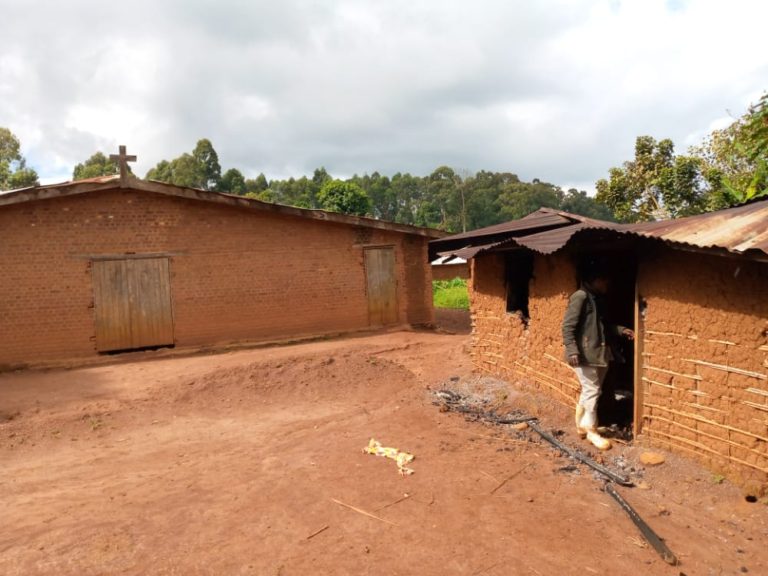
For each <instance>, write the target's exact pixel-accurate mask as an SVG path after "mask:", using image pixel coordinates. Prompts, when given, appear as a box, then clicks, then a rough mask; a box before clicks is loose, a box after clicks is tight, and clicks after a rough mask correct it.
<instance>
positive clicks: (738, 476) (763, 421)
mask: <svg viewBox="0 0 768 576" xmlns="http://www.w3.org/2000/svg"><path fill="white" fill-rule="evenodd" d="M431 252H432V257H435V256H436V255H437V254H442V255H458V256H460V257H464V258H467V259H471V261H470V262H471V280H470V283H469V284H470V309H471V314H472V323H473V342H472V358H473V362H474V364H475V366H476V368H477V369H478V370H480V371H483V372H488V373H491V374H494V375H496V376H499V377H502V378H507V379H514V380H516V381H519V382H521V383H523V384H524V385H529V386H532V387H535V388H539V389H541V390H543V391H544V392H546V393H548V394H550V395H551V396H552V397H553V398H555V399H557V400H558V401H560V402H562V403H564V404H566V405H568V406H573V405H575V402H576V399H577V397H578V390H579V385H578V381H577V379H576V377H575V374H574V373H573V372H572V370H571V369H570V368H569V367H568V365H567V364H566V363H565V362H564V361H563V360H564V358H563V345H562V336H561V322H562V318H563V314H564V312H565V308H566V305H567V301H568V296H569V295H570V294H571V293H572V292H573V291H574V290H575V289H576V288H577V287H578V285H579V278H578V270H579V268H580V266H579V264H580V262H582V261H584V260H585V259H594V258H599V259H600V260H602V261H603V262H604V263H605V264H607V266H608V268H609V270H611V271H612V280H613V289H612V291H611V294H610V295H609V298H608V301H607V302H606V311H605V314H606V317H607V320H608V321H609V322H612V323H617V324H622V325H625V326H630V327H633V328H634V329H635V331H636V334H637V338H636V339H635V341H634V344H629V345H625V348H624V350H623V355H624V357H625V360H626V361H625V363H623V364H614V365H612V367H611V370H610V371H609V375H608V377H607V380H606V384H605V392H604V394H603V397H602V398H601V405H600V408H599V411H600V412H599V413H600V420H601V422H611V421H620V420H624V421H625V422H631V423H632V426H633V429H634V432H635V435H636V437H638V438H639V439H641V440H642V441H643V442H644V443H646V444H648V445H656V446H660V447H663V448H667V449H670V450H672V451H676V452H680V453H682V454H687V455H690V456H693V457H695V458H696V459H698V460H699V461H701V462H703V463H704V464H705V465H707V466H708V467H710V468H711V469H712V470H714V471H717V472H720V473H724V474H726V475H728V476H729V477H730V478H731V479H732V480H733V481H735V482H737V483H739V484H740V485H742V486H744V487H745V488H747V489H748V490H750V491H753V492H757V493H761V492H762V493H764V492H765V491H766V489H768V201H765V200H763V201H759V202H753V203H750V204H747V205H744V206H741V207H737V208H731V209H728V210H722V211H719V212H714V213H710V214H704V215H700V216H694V217H690V218H682V219H679V220H672V221H662V222H651V223H643V224H633V225H618V224H613V223H609V222H602V221H597V220H590V219H588V218H583V217H581V216H577V215H573V214H568V213H565V212H559V211H555V210H549V209H541V210H539V211H537V212H535V213H533V214H531V215H529V216H527V217H526V218H523V219H521V220H515V221H512V222H507V223H504V224H500V225H498V226H494V227H489V228H486V229H482V230H476V231H474V232H469V233H466V234H460V235H456V236H451V237H447V238H444V239H440V240H435V241H433V242H432V244H431ZM616 391H625V392H623V393H619V394H615V392H616ZM606 392H614V394H610V393H606ZM621 397H627V398H629V401H627V402H624V401H616V399H617V398H621Z"/></svg>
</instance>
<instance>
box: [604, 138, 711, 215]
mask: <svg viewBox="0 0 768 576" xmlns="http://www.w3.org/2000/svg"><path fill="white" fill-rule="evenodd" d="M596 188H597V196H596V199H597V201H598V202H600V203H602V204H604V205H606V206H608V207H609V208H610V209H611V210H612V211H613V213H614V214H615V215H616V217H617V218H619V220H622V221H625V222H637V221H643V220H654V219H659V218H666V217H672V218H676V217H678V216H687V215H690V214H698V213H700V212H703V211H704V209H705V197H704V196H705V189H704V180H703V178H702V176H701V171H700V161H699V160H698V159H697V158H694V157H691V156H676V155H675V147H674V144H673V143H672V140H669V139H665V140H659V141H658V142H657V141H656V140H655V139H654V138H652V137H651V136H638V137H637V140H636V141H635V159H634V160H630V161H627V162H624V164H623V165H622V166H621V167H614V168H611V169H610V171H609V178H608V179H607V180H606V179H601V180H598V181H597V184H596Z"/></svg>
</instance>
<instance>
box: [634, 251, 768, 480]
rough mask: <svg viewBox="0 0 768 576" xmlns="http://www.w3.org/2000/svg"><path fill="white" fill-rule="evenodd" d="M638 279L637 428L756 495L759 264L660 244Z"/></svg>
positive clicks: (764, 429) (762, 291)
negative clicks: (641, 315)
mask: <svg viewBox="0 0 768 576" xmlns="http://www.w3.org/2000/svg"><path fill="white" fill-rule="evenodd" d="M638 277H639V285H640V294H641V297H642V298H644V299H645V301H646V303H647V308H646V310H645V321H644V323H643V324H644V338H643V353H642V357H643V360H642V370H641V372H642V399H643V400H642V401H643V426H642V435H643V436H644V437H646V438H647V439H648V440H649V442H650V443H651V444H655V445H658V446H660V447H664V448H668V449H671V450H673V451H677V452H681V453H684V454H688V455H692V456H695V457H696V459H697V460H699V461H701V462H702V463H703V464H704V465H706V466H707V467H708V468H710V469H711V470H713V471H715V472H719V473H722V474H724V475H725V476H727V477H728V478H729V479H731V480H732V481H734V482H735V483H737V484H739V485H741V486H743V487H745V488H746V489H748V491H750V492H757V493H760V492H765V490H766V482H767V481H768V264H764V263H758V262H750V261H741V260H735V259H728V258H721V257H715V256H706V255H698V254H691V253H687V252H678V251H672V250H666V251H665V252H663V253H662V255H661V256H660V257H659V258H654V259H653V260H650V261H646V262H643V263H641V266H640V271H639V276H638Z"/></svg>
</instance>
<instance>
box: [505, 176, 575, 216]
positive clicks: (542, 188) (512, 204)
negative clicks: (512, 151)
mask: <svg viewBox="0 0 768 576" xmlns="http://www.w3.org/2000/svg"><path fill="white" fill-rule="evenodd" d="M562 201H563V191H562V190H561V189H560V187H559V186H555V185H554V184H549V183H547V182H541V181H540V180H539V179H537V178H535V179H534V180H533V182H511V183H510V184H508V185H507V186H506V187H505V188H504V191H503V192H502V193H501V195H500V197H499V206H500V209H499V211H500V213H501V215H502V216H503V220H513V219H516V218H522V217H523V216H527V215H528V214H530V213H531V212H535V211H536V210H538V209H539V208H559V207H560V203H561V202H562Z"/></svg>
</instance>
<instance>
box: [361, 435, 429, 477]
mask: <svg viewBox="0 0 768 576" xmlns="http://www.w3.org/2000/svg"><path fill="white" fill-rule="evenodd" d="M363 453H365V454H373V455H374V456H383V457H384V458H390V459H392V460H394V461H395V462H396V463H397V470H398V472H400V474H402V475H403V476H409V475H410V474H413V472H414V471H413V469H411V468H408V467H407V466H406V464H410V463H411V462H413V459H414V458H416V456H414V455H413V454H409V453H408V452H400V450H398V449H397V448H387V447H386V446H382V445H381V442H379V441H378V440H374V439H373V438H371V439H370V441H369V442H368V446H366V447H365V448H363Z"/></svg>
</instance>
